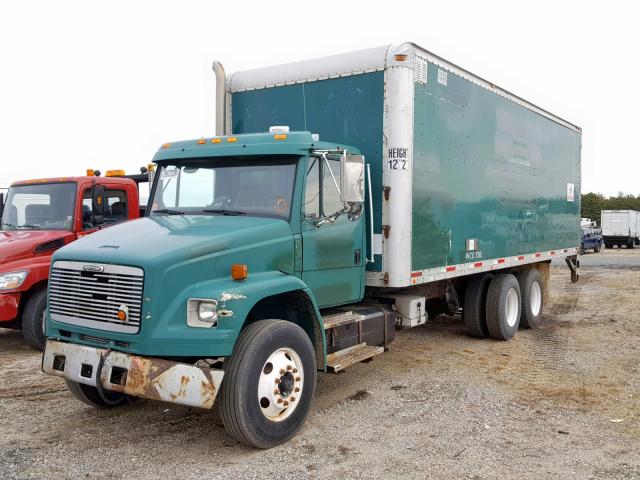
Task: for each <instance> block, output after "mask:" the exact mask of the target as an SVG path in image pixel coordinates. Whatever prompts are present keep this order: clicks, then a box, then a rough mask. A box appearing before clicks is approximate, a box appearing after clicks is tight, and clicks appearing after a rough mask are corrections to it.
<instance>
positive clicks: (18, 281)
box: [0, 272, 27, 290]
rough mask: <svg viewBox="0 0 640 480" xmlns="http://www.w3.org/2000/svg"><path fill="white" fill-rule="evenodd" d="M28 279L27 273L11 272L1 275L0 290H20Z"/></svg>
mask: <svg viewBox="0 0 640 480" xmlns="http://www.w3.org/2000/svg"><path fill="white" fill-rule="evenodd" d="M25 278H27V272H11V273H2V274H0V290H13V289H14V288H18V287H19V286H20V285H22V282H24V279H25Z"/></svg>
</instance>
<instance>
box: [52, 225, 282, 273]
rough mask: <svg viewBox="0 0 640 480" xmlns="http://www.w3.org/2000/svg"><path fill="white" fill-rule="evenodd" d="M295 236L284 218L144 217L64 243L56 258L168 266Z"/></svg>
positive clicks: (142, 265)
mask: <svg viewBox="0 0 640 480" xmlns="http://www.w3.org/2000/svg"><path fill="white" fill-rule="evenodd" d="M282 237H289V238H291V237H292V232H291V227H290V226H289V224H288V223H287V222H285V221H284V220H279V219H274V218H257V217H244V216H242V217H241V216H237V217H233V216H222V215H166V216H164V215H163V216H153V217H145V218H140V219H137V220H132V221H129V222H125V223H122V224H120V225H116V226H113V227H109V228H107V229H105V230H102V231H100V232H96V233H94V234H92V235H89V236H87V237H84V238H82V239H80V240H79V241H77V242H74V243H73V244H72V245H69V246H68V247H65V248H64V249H63V250H61V251H60V252H58V253H57V254H56V255H55V258H54V260H61V259H65V260H79V261H89V262H96V263H114V264H121V265H131V266H141V267H143V268H144V267H146V266H151V265H170V264H176V263H181V262H185V261H189V260H196V259H200V258H203V257H206V256H210V255H213V254H216V253H218V252H222V251H226V250H232V249H239V248H242V247H247V246H251V245H253V244H258V243H260V242H266V241H269V240H274V239H277V238H282Z"/></svg>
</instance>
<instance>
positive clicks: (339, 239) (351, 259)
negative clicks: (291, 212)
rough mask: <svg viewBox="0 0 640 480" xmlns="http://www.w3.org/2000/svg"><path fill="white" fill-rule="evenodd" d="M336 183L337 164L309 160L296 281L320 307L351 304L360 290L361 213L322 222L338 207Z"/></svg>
mask: <svg viewBox="0 0 640 480" xmlns="http://www.w3.org/2000/svg"><path fill="white" fill-rule="evenodd" d="M332 174H333V175H332ZM336 184H337V185H340V162H339V161H338V160H325V159H323V158H320V157H309V159H308V163H307V167H306V182H305V196H304V202H303V206H302V210H303V219H302V228H301V230H302V279H303V280H304V282H305V283H306V284H307V285H308V286H309V288H310V289H311V291H312V292H313V294H314V295H315V298H316V302H317V303H318V306H319V307H320V308H323V307H328V306H334V305H342V304H345V303H350V302H356V301H358V300H360V299H361V298H362V295H363V292H364V269H365V265H366V259H365V254H364V252H365V248H364V235H365V229H364V214H361V215H359V216H358V217H357V218H352V219H350V218H349V217H348V216H347V215H346V214H343V215H340V216H339V217H338V218H336V219H335V221H334V222H322V219H323V218H326V217H327V216H329V215H332V214H334V213H336V212H338V211H339V210H341V209H342V208H343V206H344V205H343V203H342V202H341V200H340V194H339V190H338V188H337V186H336Z"/></svg>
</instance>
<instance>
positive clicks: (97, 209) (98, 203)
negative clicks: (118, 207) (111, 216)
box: [91, 185, 104, 226]
mask: <svg viewBox="0 0 640 480" xmlns="http://www.w3.org/2000/svg"><path fill="white" fill-rule="evenodd" d="M91 204H92V205H91V209H92V210H93V225H94V226H98V225H102V224H103V223H104V187H103V186H102V185H94V186H93V196H92V199H91Z"/></svg>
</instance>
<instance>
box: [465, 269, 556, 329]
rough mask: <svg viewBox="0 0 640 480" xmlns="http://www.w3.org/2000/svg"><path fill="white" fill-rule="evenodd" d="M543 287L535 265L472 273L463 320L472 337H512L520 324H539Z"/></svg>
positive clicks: (527, 325) (533, 325) (533, 326)
mask: <svg viewBox="0 0 640 480" xmlns="http://www.w3.org/2000/svg"><path fill="white" fill-rule="evenodd" d="M543 306H544V287H543V283H542V279H541V277H540V273H539V272H538V270H537V269H535V268H530V269H526V270H521V271H519V272H518V273H517V275H513V274H505V273H501V274H498V275H495V276H494V275H492V274H490V273H487V274H482V275H478V276H476V277H473V278H472V279H471V280H470V281H469V284H468V286H467V291H466V294H465V303H464V310H463V312H464V313H463V315H464V322H465V326H466V328H467V333H468V334H469V335H471V336H473V337H478V338H484V337H491V338H494V339H496V340H509V339H511V338H512V337H513V336H514V335H515V334H516V332H517V331H518V327H522V328H536V327H538V325H540V322H541V321H542V309H543Z"/></svg>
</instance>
